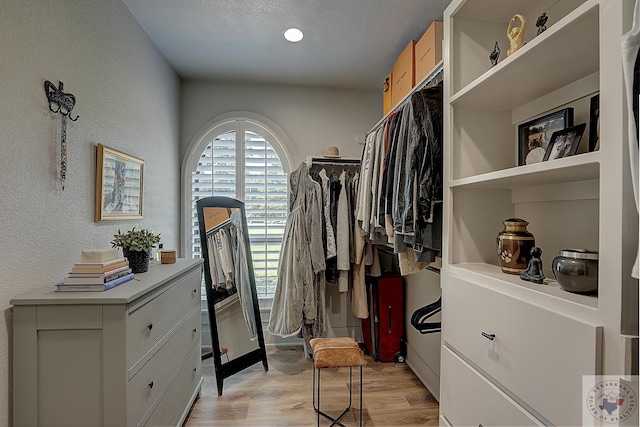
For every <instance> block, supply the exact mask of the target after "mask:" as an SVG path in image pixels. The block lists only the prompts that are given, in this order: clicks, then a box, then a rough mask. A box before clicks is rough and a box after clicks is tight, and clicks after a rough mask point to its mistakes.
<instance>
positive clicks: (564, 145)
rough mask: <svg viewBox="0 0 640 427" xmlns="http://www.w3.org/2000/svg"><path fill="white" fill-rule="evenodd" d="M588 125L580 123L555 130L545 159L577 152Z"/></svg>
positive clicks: (558, 157) (559, 157)
mask: <svg viewBox="0 0 640 427" xmlns="http://www.w3.org/2000/svg"><path fill="white" fill-rule="evenodd" d="M586 127H587V124H586V123H580V124H579V125H576V126H571V127H569V128H567V129H563V130H559V131H556V132H554V133H553V135H552V136H551V141H549V145H548V146H547V151H545V153H544V159H543V160H544V161H547V160H555V159H561V158H563V157H567V156H573V155H574V154H576V153H577V152H578V147H579V146H580V140H581V139H582V134H583V133H584V129H585V128H586Z"/></svg>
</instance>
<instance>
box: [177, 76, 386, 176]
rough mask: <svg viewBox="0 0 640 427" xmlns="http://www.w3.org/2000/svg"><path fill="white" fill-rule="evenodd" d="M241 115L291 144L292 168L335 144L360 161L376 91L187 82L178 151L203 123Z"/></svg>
mask: <svg viewBox="0 0 640 427" xmlns="http://www.w3.org/2000/svg"><path fill="white" fill-rule="evenodd" d="M235 111H247V112H250V113H255V114H259V115H261V116H263V117H266V118H267V119H269V120H271V121H272V122H275V123H276V124H277V125H278V126H279V127H280V128H281V129H282V130H283V131H284V132H285V133H286V135H287V136H288V138H289V140H290V141H291V143H292V145H291V146H288V147H285V148H286V150H287V152H288V154H289V158H290V159H291V162H292V168H293V169H295V168H296V167H297V166H298V165H299V164H300V163H301V162H302V161H304V160H305V159H306V157H307V156H308V155H320V154H322V147H324V146H327V145H335V146H337V147H339V148H340V154H341V155H342V156H345V157H357V158H360V155H361V154H362V146H361V145H358V143H357V141H356V135H359V137H360V138H361V141H362V142H363V141H364V134H365V133H366V132H368V131H369V130H370V129H371V128H372V127H373V125H374V124H375V123H376V122H377V121H378V120H379V119H380V118H381V117H382V94H381V93H379V92H377V91H363V90H346V89H329V88H316V87H300V86H275V85H248V84H230V83H212V82H198V81H187V82H183V84H182V91H181V104H180V124H181V129H180V152H181V153H184V152H185V150H186V149H187V147H188V146H189V144H190V143H191V141H192V139H193V138H194V137H196V135H198V133H199V131H200V130H201V128H202V127H203V126H205V125H206V124H207V123H208V122H210V121H211V120H213V119H215V118H216V117H218V116H221V115H223V114H226V113H230V112H235Z"/></svg>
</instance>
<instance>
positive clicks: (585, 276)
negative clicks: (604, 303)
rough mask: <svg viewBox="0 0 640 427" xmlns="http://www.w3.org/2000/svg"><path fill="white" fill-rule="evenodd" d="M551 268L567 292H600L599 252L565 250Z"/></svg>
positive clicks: (555, 259)
mask: <svg viewBox="0 0 640 427" xmlns="http://www.w3.org/2000/svg"><path fill="white" fill-rule="evenodd" d="M551 267H552V268H553V275H554V276H555V278H556V280H557V281H558V283H559V284H560V286H561V287H562V289H564V290H565V291H569V292H575V293H590V292H595V291H597V290H598V251H593V250H589V249H563V250H561V251H560V255H559V256H557V257H555V258H554V259H553V262H552V263H551Z"/></svg>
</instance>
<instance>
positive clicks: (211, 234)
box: [196, 196, 269, 396]
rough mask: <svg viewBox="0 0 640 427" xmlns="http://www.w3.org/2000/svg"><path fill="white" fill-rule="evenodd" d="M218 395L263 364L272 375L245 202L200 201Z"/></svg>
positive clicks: (199, 208) (200, 220)
mask: <svg viewBox="0 0 640 427" xmlns="http://www.w3.org/2000/svg"><path fill="white" fill-rule="evenodd" d="M196 205H197V209H198V225H199V228H200V247H201V254H202V257H203V258H204V276H205V285H206V294H207V308H208V311H209V324H210V329H211V346H212V351H211V353H210V354H209V355H205V356H203V358H207V357H208V356H210V357H213V364H214V368H215V375H216V384H217V386H218V396H222V385H223V382H224V380H225V378H228V377H229V376H231V375H233V374H235V373H238V372H240V371H242V370H243V369H245V368H248V367H249V366H252V365H254V364H256V363H258V362H262V365H263V366H264V370H265V371H268V370H269V366H268V363H267V352H266V349H265V344H264V335H263V333H262V322H261V319H260V309H259V306H258V295H257V293H256V284H255V277H254V272H253V260H252V257H251V246H250V243H249V235H248V227H247V218H246V214H245V209H244V203H242V202H241V201H239V200H236V199H233V198H230V197H219V196H214V197H207V198H204V199H200V200H198V201H197V202H196Z"/></svg>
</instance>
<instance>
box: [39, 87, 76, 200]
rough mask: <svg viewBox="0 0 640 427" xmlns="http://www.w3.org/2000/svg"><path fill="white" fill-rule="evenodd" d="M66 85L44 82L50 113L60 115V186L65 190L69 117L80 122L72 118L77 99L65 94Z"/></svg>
mask: <svg viewBox="0 0 640 427" xmlns="http://www.w3.org/2000/svg"><path fill="white" fill-rule="evenodd" d="M63 88H64V83H62V82H61V81H58V87H56V86H55V85H54V84H53V83H51V82H50V81H49V80H46V81H45V82H44V92H45V94H46V95H47V100H48V101H49V111H51V112H52V113H60V185H61V186H62V189H63V190H64V186H65V181H66V179H67V117H68V118H69V120H71V121H74V122H75V121H76V120H78V117H79V116H78V115H76V117H75V118H73V117H72V116H71V110H73V107H75V105H76V97H75V96H73V95H72V94H70V93H65V92H64V90H63Z"/></svg>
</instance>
